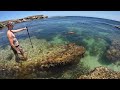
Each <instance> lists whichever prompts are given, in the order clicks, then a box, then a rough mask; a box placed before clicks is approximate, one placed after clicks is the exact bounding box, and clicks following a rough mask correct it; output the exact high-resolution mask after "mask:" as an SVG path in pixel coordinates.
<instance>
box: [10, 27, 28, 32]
mask: <svg viewBox="0 0 120 90" xmlns="http://www.w3.org/2000/svg"><path fill="white" fill-rule="evenodd" d="M26 29H27V28H26V27H25V28H20V29H17V30H11V31H12V32H13V33H16V32H20V31H23V30H26Z"/></svg>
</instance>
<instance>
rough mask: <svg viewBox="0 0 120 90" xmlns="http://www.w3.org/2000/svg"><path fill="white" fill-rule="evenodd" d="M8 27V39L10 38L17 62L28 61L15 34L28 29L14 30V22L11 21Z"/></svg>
mask: <svg viewBox="0 0 120 90" xmlns="http://www.w3.org/2000/svg"><path fill="white" fill-rule="evenodd" d="M6 26H7V28H8V31H7V37H8V40H9V43H10V46H11V49H12V50H13V53H14V54H15V60H16V62H20V61H21V60H27V57H26V56H25V53H24V51H23V49H22V47H21V46H20V44H19V42H18V40H17V38H16V37H15V34H14V33H17V32H20V31H23V30H27V28H26V27H25V28H20V29H17V30H13V27H14V26H13V22H11V21H9V22H8V23H7V25H6Z"/></svg>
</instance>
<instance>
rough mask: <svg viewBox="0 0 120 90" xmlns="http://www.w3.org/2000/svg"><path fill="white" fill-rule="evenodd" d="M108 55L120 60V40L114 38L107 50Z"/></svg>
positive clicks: (113, 59)
mask: <svg viewBox="0 0 120 90" xmlns="http://www.w3.org/2000/svg"><path fill="white" fill-rule="evenodd" d="M106 57H107V58H108V59H109V60H110V61H112V62H116V61H120V41H119V40H113V42H112V44H111V46H110V47H109V49H108V50H107V54H106Z"/></svg>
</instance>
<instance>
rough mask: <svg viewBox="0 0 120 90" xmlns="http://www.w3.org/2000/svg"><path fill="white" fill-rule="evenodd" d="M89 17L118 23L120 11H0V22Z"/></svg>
mask: <svg viewBox="0 0 120 90" xmlns="http://www.w3.org/2000/svg"><path fill="white" fill-rule="evenodd" d="M41 14H43V15H47V16H48V17H51V16H89V17H99V18H106V19H112V20H117V21H120V11H0V21H4V20H11V19H18V18H23V17H27V16H32V15H41Z"/></svg>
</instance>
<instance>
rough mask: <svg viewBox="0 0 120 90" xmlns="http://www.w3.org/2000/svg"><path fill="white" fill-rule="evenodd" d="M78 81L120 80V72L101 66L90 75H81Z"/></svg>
mask: <svg viewBox="0 0 120 90" xmlns="http://www.w3.org/2000/svg"><path fill="white" fill-rule="evenodd" d="M78 79H120V72H116V71H112V70H110V69H108V68H106V67H101V66H100V67H97V68H95V69H94V70H93V71H91V72H89V74H88V75H81V76H80V77H79V78H78Z"/></svg>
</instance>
